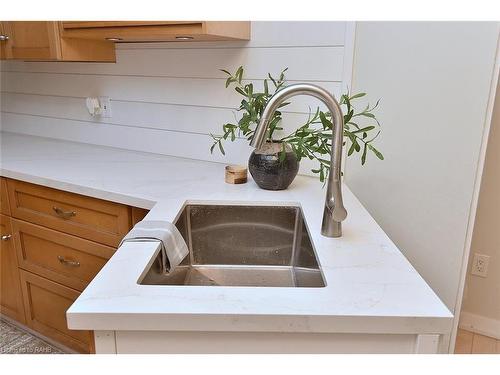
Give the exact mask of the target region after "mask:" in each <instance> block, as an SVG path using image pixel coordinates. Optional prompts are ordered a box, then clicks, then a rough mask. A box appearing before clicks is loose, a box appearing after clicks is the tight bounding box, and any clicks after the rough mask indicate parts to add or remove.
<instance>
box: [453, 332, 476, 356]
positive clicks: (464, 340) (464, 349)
mask: <svg viewBox="0 0 500 375" xmlns="http://www.w3.org/2000/svg"><path fill="white" fill-rule="evenodd" d="M473 337H474V333H472V332H470V331H466V330H464V329H458V332H457V340H456V342H455V354H470V353H471V352H472V339H473Z"/></svg>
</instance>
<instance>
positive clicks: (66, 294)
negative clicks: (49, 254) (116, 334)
mask: <svg viewBox="0 0 500 375" xmlns="http://www.w3.org/2000/svg"><path fill="white" fill-rule="evenodd" d="M20 272H21V284H22V290H23V298H24V303H25V306H26V322H27V324H28V326H29V327H30V328H32V329H34V330H36V331H38V332H40V333H42V334H43V335H46V336H48V337H50V338H52V339H54V340H56V341H58V342H61V343H62V344H63V345H66V346H68V347H70V348H72V349H74V350H77V351H79V352H81V353H90V352H93V351H94V348H93V334H92V332H91V331H77V330H70V329H68V328H67V322H66V311H67V310H68V308H69V307H70V306H71V304H72V303H73V302H74V301H75V300H76V299H77V298H78V296H79V295H80V293H79V292H78V291H76V290H74V289H71V288H68V287H65V286H63V285H61V284H58V283H55V282H53V281H50V280H47V279H45V278H43V277H40V276H37V275H35V274H33V273H30V272H26V271H24V270H21V271H20Z"/></svg>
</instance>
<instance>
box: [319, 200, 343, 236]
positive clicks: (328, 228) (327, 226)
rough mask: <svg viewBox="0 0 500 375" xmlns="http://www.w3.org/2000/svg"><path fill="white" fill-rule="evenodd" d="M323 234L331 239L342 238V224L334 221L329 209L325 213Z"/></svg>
mask: <svg viewBox="0 0 500 375" xmlns="http://www.w3.org/2000/svg"><path fill="white" fill-rule="evenodd" d="M321 234H322V235H323V236H325V237H331V238H337V237H342V223H341V222H339V221H335V220H334V219H333V215H332V212H331V211H330V210H329V209H328V208H327V207H325V210H324V212H323V222H322V223H321Z"/></svg>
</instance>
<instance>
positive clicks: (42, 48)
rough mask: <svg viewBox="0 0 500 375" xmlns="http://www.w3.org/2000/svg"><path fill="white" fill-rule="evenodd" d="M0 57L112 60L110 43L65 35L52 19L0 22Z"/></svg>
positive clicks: (113, 57) (112, 46)
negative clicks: (0, 37)
mask: <svg viewBox="0 0 500 375" xmlns="http://www.w3.org/2000/svg"><path fill="white" fill-rule="evenodd" d="M0 24H1V29H2V34H1V35H3V38H2V39H4V41H1V42H0V43H2V46H3V47H2V49H3V51H2V58H3V59H18V60H38V61H101V62H114V61H115V60H116V59H115V50H114V45H113V43H111V42H109V41H100V40H93V41H89V40H81V39H73V38H65V37H63V36H62V35H61V30H62V29H61V23H60V22H55V21H49V22H45V21H7V22H1V23H0Z"/></svg>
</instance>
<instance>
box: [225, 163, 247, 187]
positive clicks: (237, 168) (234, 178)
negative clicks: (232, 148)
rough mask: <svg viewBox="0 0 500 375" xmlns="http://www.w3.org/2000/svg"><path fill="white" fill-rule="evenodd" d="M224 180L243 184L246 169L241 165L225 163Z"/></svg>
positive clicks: (245, 179)
mask: <svg viewBox="0 0 500 375" xmlns="http://www.w3.org/2000/svg"><path fill="white" fill-rule="evenodd" d="M226 182H227V183H228V184H244V183H245V182H247V169H246V167H243V166H242V165H226Z"/></svg>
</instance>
